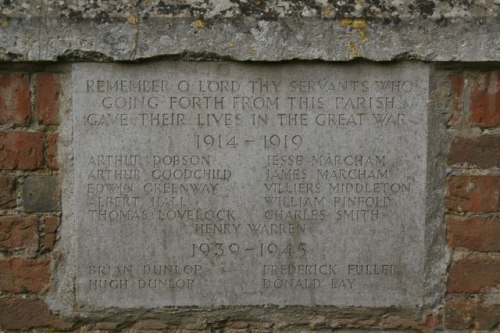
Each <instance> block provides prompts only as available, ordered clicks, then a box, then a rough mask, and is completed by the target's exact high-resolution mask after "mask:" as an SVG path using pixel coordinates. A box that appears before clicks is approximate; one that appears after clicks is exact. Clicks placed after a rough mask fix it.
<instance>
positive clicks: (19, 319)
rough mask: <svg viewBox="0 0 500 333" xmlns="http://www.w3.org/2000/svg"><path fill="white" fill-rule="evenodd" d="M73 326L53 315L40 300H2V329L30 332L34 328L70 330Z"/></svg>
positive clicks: (0, 315) (0, 306)
mask: <svg viewBox="0 0 500 333" xmlns="http://www.w3.org/2000/svg"><path fill="white" fill-rule="evenodd" d="M72 326H73V324H72V323H71V322H69V321H66V320H64V319H62V318H59V317H56V316H55V315H54V314H52V313H51V312H50V310H49V308H48V307H47V305H46V304H45V303H44V302H43V301H41V300H38V299H17V298H7V299H5V298H4V299H0V329H6V330H28V329H33V328H53V329H59V330H64V329H70V328H71V327H72Z"/></svg>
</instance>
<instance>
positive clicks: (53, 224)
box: [41, 216, 59, 251]
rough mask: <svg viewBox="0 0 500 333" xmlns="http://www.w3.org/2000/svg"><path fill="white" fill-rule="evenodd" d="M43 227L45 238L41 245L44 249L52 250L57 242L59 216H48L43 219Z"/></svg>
mask: <svg viewBox="0 0 500 333" xmlns="http://www.w3.org/2000/svg"><path fill="white" fill-rule="evenodd" d="M42 221H43V225H44V230H45V236H44V238H43V243H42V244H41V247H42V249H44V250H49V251H50V250H52V249H53V248H54V245H55V243H56V240H57V228H58V227H59V218H58V217H57V216H46V217H44V218H43V220H42Z"/></svg>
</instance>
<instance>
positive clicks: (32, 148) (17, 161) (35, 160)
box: [0, 131, 43, 170]
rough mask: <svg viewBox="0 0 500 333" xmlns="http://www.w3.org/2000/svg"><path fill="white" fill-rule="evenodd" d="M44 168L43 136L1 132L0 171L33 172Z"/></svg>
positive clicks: (20, 132)
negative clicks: (18, 170) (17, 170)
mask: <svg viewBox="0 0 500 333" xmlns="http://www.w3.org/2000/svg"><path fill="white" fill-rule="evenodd" d="M42 166H43V141H42V134H41V133H35V132H24V131H9V132H0V169H7V170H12V169H20V170H33V169H37V168H41V167H42Z"/></svg>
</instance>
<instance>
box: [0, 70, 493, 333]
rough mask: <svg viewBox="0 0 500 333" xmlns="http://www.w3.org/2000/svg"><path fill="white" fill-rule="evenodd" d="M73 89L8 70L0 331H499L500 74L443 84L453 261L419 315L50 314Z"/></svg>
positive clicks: (465, 75) (2, 132)
mask: <svg viewBox="0 0 500 333" xmlns="http://www.w3.org/2000/svg"><path fill="white" fill-rule="evenodd" d="M446 75H447V74H446ZM64 88H65V87H63V86H62V84H61V80H60V74H58V73H56V72H47V71H45V72H42V71H31V70H23V71H20V72H18V71H10V70H4V71H3V72H1V73H0V330H28V329H42V328H44V329H54V330H64V331H79V332H80V331H87V330H94V331H95V330H99V331H101V332H107V331H120V330H125V329H127V330H129V331H133V332H136V331H175V332H234V333H237V332H241V333H242V332H292V331H293V332H310V331H314V332H324V333H326V332H332V331H334V330H335V329H353V330H354V331H352V332H360V331H359V330H361V331H366V330H368V329H397V330H398V332H399V331H405V332H406V331H408V332H430V331H434V330H436V329H450V330H464V331H469V330H484V331H492V332H493V331H495V330H496V331H498V330H500V294H499V292H498V290H499V289H500V288H499V286H500V214H499V213H500V171H499V168H500V72H499V71H491V70H456V71H454V72H452V73H451V74H450V75H449V76H447V85H446V86H445V87H441V88H439V89H444V90H445V91H444V93H445V95H448V96H449V97H450V98H449V103H447V104H448V105H447V106H446V107H447V108H449V110H443V113H447V112H448V111H449V114H450V115H451V116H450V118H449V119H448V122H447V126H448V130H449V134H450V136H449V137H450V138H451V139H450V142H449V145H450V152H449V155H448V158H447V161H448V162H447V163H448V173H447V175H448V176H447V184H446V189H445V191H446V199H445V205H446V207H445V209H446V214H445V216H444V217H443V221H444V223H445V226H446V238H447V243H448V250H449V252H450V255H451V260H450V265H449V267H448V271H447V272H448V273H447V276H446V277H443V278H444V279H446V281H447V290H446V295H445V297H444V299H443V301H442V304H441V306H439V307H437V308H436V309H435V311H431V312H429V311H428V312H423V313H420V314H418V313H417V314H415V312H411V311H410V312H408V311H405V310H400V309H363V308H351V309H339V308H318V309H306V308H294V307H292V308H288V309H280V308H268V309H266V308H252V309H250V308H244V307H243V308H238V309H218V310H212V311H206V312H203V311H199V310H182V311H176V310H175V309H174V310H172V309H171V310H166V311H157V312H154V311H140V312H134V313H127V312H120V313H116V314H115V315H112V314H110V315H106V316H105V317H103V316H102V315H99V314H96V316H95V317H85V318H64V317H62V316H60V315H57V314H55V313H52V312H51V311H50V310H49V308H48V306H47V304H46V303H45V297H46V296H47V293H48V292H49V289H50V286H51V280H52V279H54V274H53V272H54V270H55V269H57V260H56V259H57V256H58V255H59V254H58V253H57V252H56V251H57V250H54V249H55V248H56V243H57V240H58V226H59V221H60V219H61V209H60V207H61V198H60V189H59V181H60V179H59V174H58V162H57V138H58V115H59V112H60V110H59V108H60V105H59V104H60V103H59V100H60V98H59V97H60V94H61V92H62V89H64ZM355 329H357V330H358V331H355ZM379 332H380V331H379Z"/></svg>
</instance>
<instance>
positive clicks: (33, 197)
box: [23, 176, 61, 212]
mask: <svg viewBox="0 0 500 333" xmlns="http://www.w3.org/2000/svg"><path fill="white" fill-rule="evenodd" d="M23 207H24V211H25V212H53V211H58V210H60V208H61V200H60V191H59V184H58V181H57V178H56V177H55V176H30V177H27V178H26V179H25V180H24V185H23Z"/></svg>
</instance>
